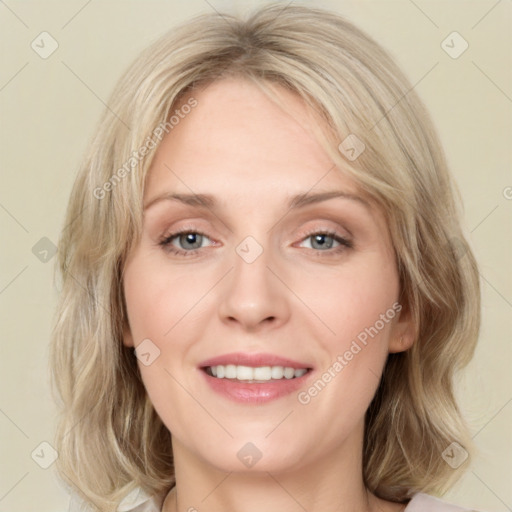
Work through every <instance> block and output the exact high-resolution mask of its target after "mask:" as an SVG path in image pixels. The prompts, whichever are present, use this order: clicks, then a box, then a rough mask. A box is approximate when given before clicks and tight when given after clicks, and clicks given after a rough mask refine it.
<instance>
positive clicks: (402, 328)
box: [388, 302, 416, 354]
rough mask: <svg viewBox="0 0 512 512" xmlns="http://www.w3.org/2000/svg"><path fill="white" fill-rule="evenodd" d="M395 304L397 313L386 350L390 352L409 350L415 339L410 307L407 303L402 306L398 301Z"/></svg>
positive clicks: (414, 327)
mask: <svg viewBox="0 0 512 512" xmlns="http://www.w3.org/2000/svg"><path fill="white" fill-rule="evenodd" d="M395 304H397V307H396V310H397V311H398V313H397V316H396V317H395V319H394V325H393V328H392V330H391V335H390V339H389V343H388V352H389V353H390V354H392V353H396V352H405V351H406V350H409V349H410V348H411V347H412V346H413V344H414V340H415V339H416V325H415V323H414V319H413V317H412V313H411V310H410V308H409V307H408V306H407V305H405V306H402V305H401V304H399V303H398V302H396V303H395ZM398 307H400V309H398Z"/></svg>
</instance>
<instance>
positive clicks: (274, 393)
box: [201, 370, 311, 404]
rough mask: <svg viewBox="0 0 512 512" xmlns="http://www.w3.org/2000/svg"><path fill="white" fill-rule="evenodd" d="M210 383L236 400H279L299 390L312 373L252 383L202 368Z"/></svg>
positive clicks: (255, 402) (242, 401) (252, 401)
mask: <svg viewBox="0 0 512 512" xmlns="http://www.w3.org/2000/svg"><path fill="white" fill-rule="evenodd" d="M201 373H202V374H203V375H204V377H205V379H206V382H207V383H208V385H209V386H210V387H211V388H212V389H213V390H214V391H215V392H216V393H219V394H220V395H223V396H225V397H227V398H230V399H231V400H234V401H235V402H240V403H246V404H258V403H260V404H261V403H266V402H270V401H272V400H277V399H278V398H282V397H284V396H287V395H289V394H290V393H293V392H294V391H297V390H298V389H300V388H301V387H302V386H304V382H305V380H306V379H307V378H308V377H309V375H310V374H311V370H309V371H308V372H306V373H305V374H304V375H302V376H301V377H295V378H293V379H280V380H269V381H268V382H261V383H252V384H249V383H248V382H244V381H239V380H231V379H217V378H216V377H212V376H211V375H208V374H207V373H206V372H205V371H204V370H201Z"/></svg>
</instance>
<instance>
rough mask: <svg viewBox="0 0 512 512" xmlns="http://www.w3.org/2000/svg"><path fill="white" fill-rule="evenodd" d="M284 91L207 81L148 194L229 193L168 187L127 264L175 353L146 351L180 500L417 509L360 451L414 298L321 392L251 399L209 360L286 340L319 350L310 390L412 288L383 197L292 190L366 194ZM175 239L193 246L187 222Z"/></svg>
mask: <svg viewBox="0 0 512 512" xmlns="http://www.w3.org/2000/svg"><path fill="white" fill-rule="evenodd" d="M275 90H276V92H278V93H279V95H280V97H281V100H282V101H281V105H280V106H279V105H277V104H275V103H273V102H272V101H270V100H269V99H268V98H267V97H266V96H265V95H264V94H263V93H262V92H261V91H260V90H259V89H258V88H257V87H256V86H255V85H253V84H250V83H249V82H247V81H244V80H242V79H224V80H222V81H218V82H215V83H213V84H210V85H209V86H208V87H206V88H205V89H201V90H199V91H195V92H194V95H193V96H194V98H196V100H197V102H198V104H197V106H196V107H195V108H194V109H192V111H191V112H190V113H189V114H188V115H187V116H185V117H184V119H181V120H180V122H179V124H177V125H176V126H175V127H174V128H173V129H172V131H170V132H169V134H167V135H166V137H165V138H164V139H163V141H162V143H161V145H160V146H159V147H158V149H157V151H156V154H155V159H154V161H153V163H152V167H151V169H150V172H149V174H148V178H147V182H146V188H145V193H144V202H145V205H148V204H149V203H151V202H153V201H154V199H155V198H157V197H159V196H161V195H162V194H166V193H184V194H191V193H196V194H198V193H205V194H211V195H213V196H214V197H215V198H216V200H217V203H218V204H217V206H216V207H215V208H214V209H205V208H200V207H197V206H191V205H185V204H181V203H179V202H176V201H171V200H161V201H157V202H153V204H152V205H151V206H149V207H148V208H147V209H146V210H145V215H144V228H143V233H142V237H141V239H140V241H139V242H138V243H137V244H136V245H135V246H134V247H133V249H132V250H131V252H130V254H129V257H128V260H127V263H126V267H125V272H124V282H123V284H124V293H125V298H126V304H127V312H128V320H129V325H128V326H127V328H126V331H125V336H124V343H125V345H127V346H129V347H136V346H137V345H139V343H141V342H142V340H145V339H148V338H149V339H150V340H151V342H152V343H153V344H154V345H153V346H156V347H158V350H159V351H160V354H159V356H158V357H157V358H156V359H155V360H154V361H153V362H152V363H151V364H150V365H148V366H146V365H144V364H142V363H141V361H138V364H139V368H140V372H141V375H142V378H143V381H144V385H145V387H146V390H147V393H148V395H149V397H150V399H151V401H152V403H153V404H154V407H155V409H156V411H157V412H158V414H159V416H160V417H161V418H162V420H163V422H164V424H165V425H166V426H167V428H168V429H169V430H170V432H171V433H172V438H173V452H174V457H175V467H176V481H177V484H176V487H175V488H174V489H173V490H171V492H170V493H169V494H168V495H167V498H166V500H165V503H164V510H165V511H166V512H170V511H177V510H179V511H180V512H181V511H187V510H194V509H195V510H208V511H209V512H217V511H219V512H220V511H225V510H244V512H253V511H254V512H256V511H261V510H276V511H277V510H279V511H290V512H291V511H293V512H295V511H303V510H304V509H306V510H308V512H317V511H322V512H325V511H326V510H330V511H331V510H332V511H334V510H337V511H342V512H355V511H358V512H361V511H367V510H368V511H385V512H388V511H398V510H403V508H404V506H403V505H400V504H396V503H391V502H387V501H384V500H381V499H378V498H376V497H375V496H373V495H372V494H370V493H369V492H368V491H367V490H366V489H365V487H364V484H363V480H362V455H361V453H362V445H363V425H364V415H365V411H366V410H367V408H368V405H369V404H370V402H371V400H372V398H373V396H374V394H375V391H376V389H377V386H378V383H379V378H380V375H381V373H382V370H383V367H384V365H385V362H386V358H387V356H388V354H389V353H390V352H398V351H402V350H406V349H408V348H409V347H410V346H411V344H412V342H413V326H412V324H411V321H410V319H409V318H408V316H407V315H406V314H405V313H404V311H405V309H404V310H402V312H401V313H400V314H397V315H396V316H395V317H394V318H393V319H392V320H391V321H389V322H388V323H386V324H385V326H384V328H383V329H381V330H380V331H379V333H378V335H376V336H375V337H373V339H371V340H370V341H369V343H368V344H367V345H366V346H365V347H364V349H363V350H361V351H360V352H359V353H358V354H357V355H356V356H354V358H353V359H352V360H351V361H350V362H349V363H348V364H347V366H346V367H345V368H344V369H343V370H342V371H341V372H339V373H338V374H337V375H336V377H335V378H333V379H332V380H331V381H330V382H329V383H328V384H327V385H326V386H325V388H324V389H323V390H322V391H321V392H320V393H318V395H317V396H316V397H314V398H312V399H311V401H310V402H309V403H308V404H301V403H300V402H299V401H298V399H297V393H292V394H290V395H287V396H285V397H282V398H279V399H277V400H274V401H271V402H269V403H264V404H240V403H236V402H233V401H231V400H229V399H227V398H225V397H224V396H221V395H219V394H217V393H215V392H214V391H213V390H212V389H211V388H210V387H209V386H208V385H207V384H206V383H205V379H204V377H203V375H202V374H201V371H202V370H200V369H199V368H198V367H199V365H200V363H201V362H202V361H205V360H206V359H208V358H211V357H214V356H218V355H222V354H226V353H229V352H235V351H236V352H240V351H241V352H250V353H258V352H267V353H268V352H269V353H272V354H277V355H280V356H283V357H288V358H292V359H294V360H298V361H304V362H308V363H309V364H310V366H311V367H313V368H314V370H313V372H312V374H310V376H309V377H308V378H309V379H310V380H308V385H307V386H305V389H307V387H308V386H310V385H311V384H312V382H314V381H315V380H316V379H318V378H320V376H321V375H322V373H323V372H324V371H325V370H327V369H328V368H329V367H331V366H332V365H333V362H334V361H336V358H337V356H338V355H340V354H343V353H344V352H345V351H346V350H348V349H349V347H350V344H351V342H352V340H354V339H355V338H356V336H357V335H358V334H359V333H360V332H361V331H363V330H364V328H365V327H369V326H372V325H374V324H375V322H376V320H378V319H379V315H381V314H383V313H385V312H386V310H388V309H389V308H391V307H392V305H393V304H394V303H396V302H398V298H399V291H400V290H399V280H398V273H397V267H396V261H395V257H394V252H393V248H392V243H391V239H390V235H389V231H388V228H387V226H386V224H385V222H384V220H383V216H382V215H380V214H379V212H378V210H377V209H376V208H375V206H374V205H372V204H371V203H370V204H369V205H368V206H365V205H364V204H363V203H361V202H359V201H356V200H351V199H346V198H334V199H330V200H327V201H323V202H320V203H314V204H310V205H308V206H305V207H302V208H299V209H297V210H293V209H290V208H288V207H287V202H288V197H289V196H290V195H295V194H300V193H306V192H308V191H309V193H310V194H313V193H317V192H323V191H330V190H343V191H345V192H348V193H352V194H357V195H359V196H360V197H362V196H361V194H360V192H359V191H358V189H357V186H356V184H355V182H354V181H353V180H351V179H350V178H349V177H348V176H347V175H345V174H344V173H343V170H342V169H337V168H333V163H332V161H331V160H330V159H329V157H328V156H327V154H326V153H325V151H324V150H323V149H322V148H321V146H320V144H319V143H318V142H317V140H316V139H315V137H314V135H313V133H314V130H315V127H318V126H315V122H316V121H315V120H314V118H313V117H312V116H311V115H309V114H308V112H307V110H306V107H305V106H304V104H303V103H302V101H301V100H300V98H298V97H296V96H295V95H293V94H292V93H290V92H288V91H285V90H283V89H280V88H279V87H277V86H276V89H275ZM184 101H186V98H185V100H184ZM281 107H283V108H281ZM286 111H288V113H287V112H286ZM290 114H292V115H290ZM329 170H330V172H328V171H329ZM180 228H184V229H187V230H188V231H190V232H194V231H195V232H199V233H204V234H205V235H206V237H205V238H203V239H202V247H201V248H200V249H198V250H197V252H196V253H195V254H193V255H191V256H190V255H188V256H185V255H179V254H173V253H171V252H170V251H169V247H167V248H166V247H164V246H162V245H160V244H159V242H160V241H161V240H162V239H164V238H165V237H167V236H169V235H171V234H172V233H174V232H175V231H176V230H178V229H180ZM325 230H328V231H329V232H331V231H335V232H336V235H337V236H341V237H345V238H348V239H349V240H351V241H352V242H353V247H352V248H348V247H344V246H340V245H337V244H336V242H334V241H333V239H331V238H329V237H327V238H326V239H324V241H326V242H328V243H331V242H333V245H332V247H330V248H329V246H328V245H326V244H324V245H323V246H319V245H317V244H315V239H314V237H311V234H313V233H322V232H325ZM247 236H252V237H253V238H254V239H255V240H256V241H257V243H258V244H259V245H260V246H261V248H262V249H263V253H262V254H261V255H260V256H259V257H258V258H257V259H256V260H255V261H254V262H252V263H247V262H246V261H244V259H242V258H241V257H240V256H239V255H238V253H237V252H236V247H237V246H238V245H239V244H240V242H241V241H242V240H244V239H245V238H246V237H247ZM198 239H199V240H201V239H200V238H199V237H197V238H196V241H197V240H198ZM200 243H201V242H200ZM171 247H174V248H175V249H181V250H182V251H190V250H191V245H190V242H189V243H188V244H187V239H185V240H183V237H182V238H181V240H180V238H179V237H176V238H174V239H173V241H172V245H171ZM326 247H327V248H326ZM340 247H341V248H342V250H339V251H337V249H338V248H340ZM247 442H251V443H253V444H254V445H255V446H256V447H257V448H258V450H259V451H260V452H261V454H262V457H261V459H260V460H259V461H258V462H257V463H256V464H255V465H254V466H252V467H251V468H248V467H246V466H245V465H244V464H242V463H241V461H240V460H239V458H238V457H237V452H238V451H239V450H240V449H241V448H242V447H243V446H244V445H245V444H246V443H247ZM191 507H194V509H192V508H191Z"/></svg>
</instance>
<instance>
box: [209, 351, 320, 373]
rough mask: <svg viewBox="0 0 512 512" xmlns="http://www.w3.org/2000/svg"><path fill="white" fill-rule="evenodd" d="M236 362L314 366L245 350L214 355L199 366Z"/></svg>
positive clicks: (247, 364)
mask: <svg viewBox="0 0 512 512" xmlns="http://www.w3.org/2000/svg"><path fill="white" fill-rule="evenodd" d="M219 364H220V365H226V364H234V365H237V366H251V367H254V368H255V367H257V366H285V367H286V366H287V367H289V368H295V369H296V370H297V369H299V368H309V369H312V366H311V365H310V364H309V363H301V362H299V361H294V360H293V359H288V358H285V357H281V356H278V355H276V354H264V353H260V354H247V353H243V352H233V353H231V354H224V355H222V356H218V357H213V358H211V359H207V360H206V361H203V362H202V363H201V364H200V365H199V367H200V368H205V367H206V366H217V365H219Z"/></svg>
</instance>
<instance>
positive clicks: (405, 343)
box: [388, 334, 414, 354]
mask: <svg viewBox="0 0 512 512" xmlns="http://www.w3.org/2000/svg"><path fill="white" fill-rule="evenodd" d="M413 344H414V337H413V336H411V335H409V334H403V335H401V336H398V337H396V336H395V337H394V338H392V339H391V340H390V342H389V349H388V350H389V353H390V354H392V353H396V352H405V351H406V350H409V349H410V348H411V347H412V346H413Z"/></svg>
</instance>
